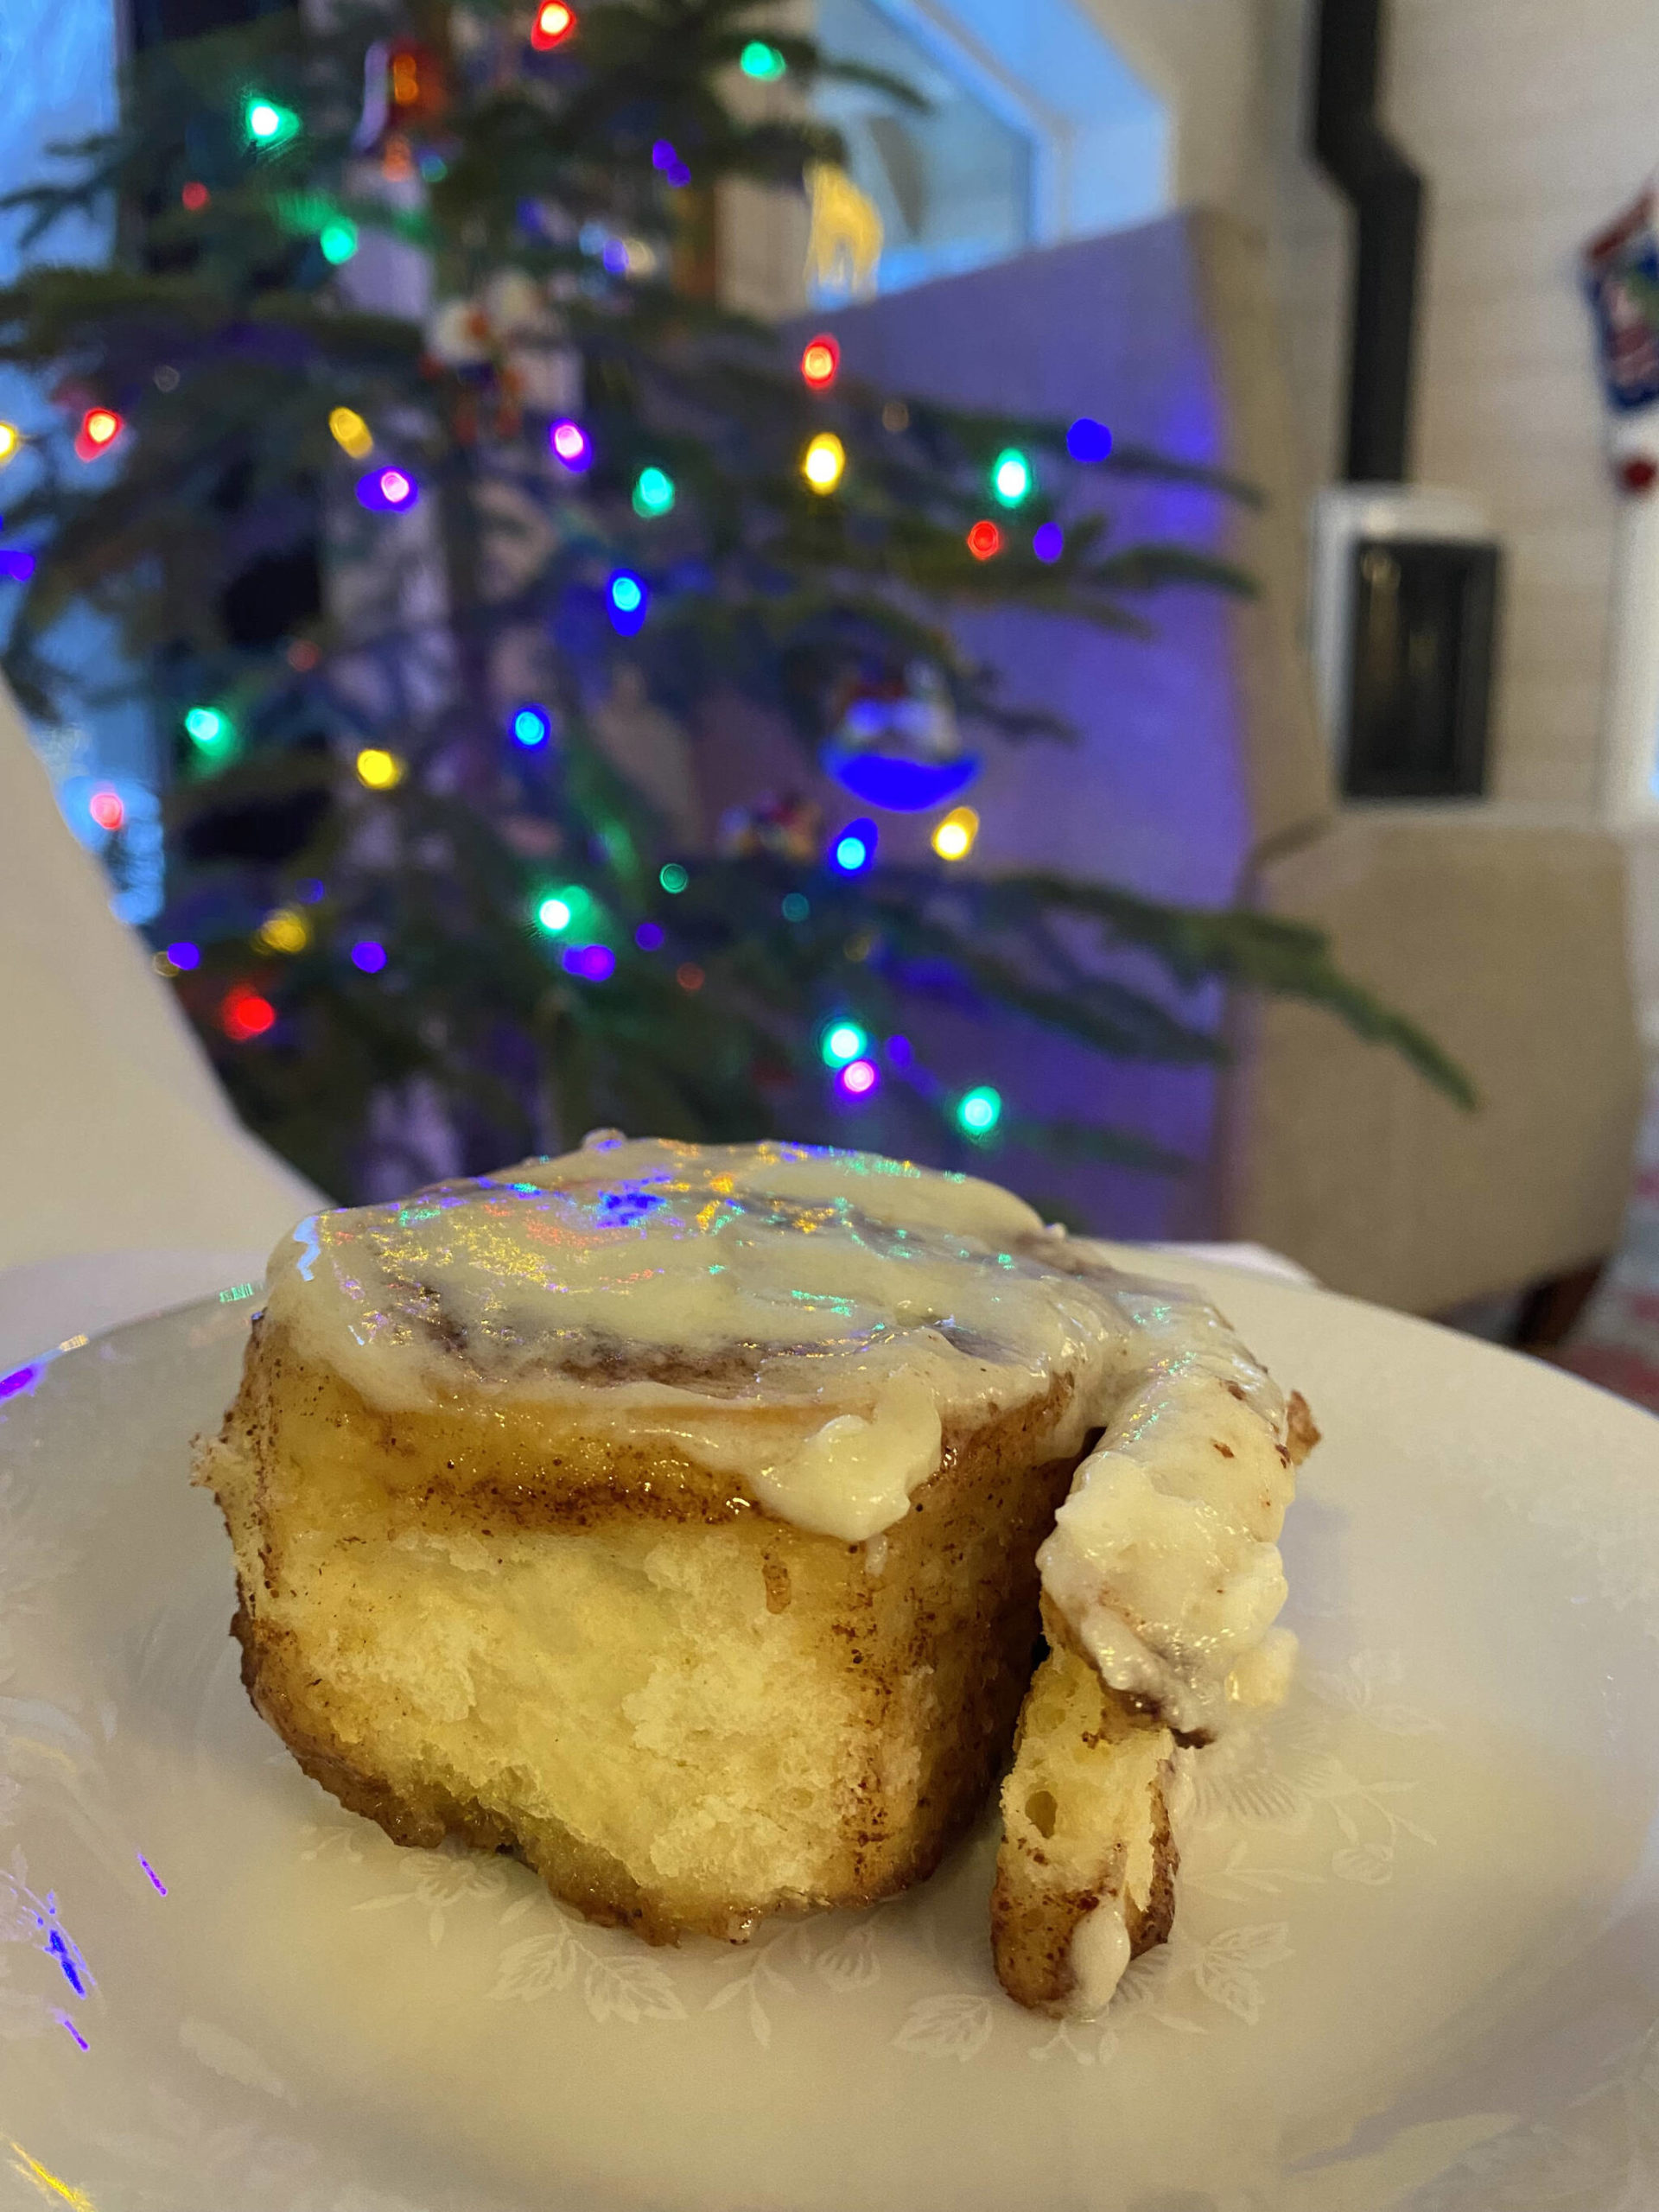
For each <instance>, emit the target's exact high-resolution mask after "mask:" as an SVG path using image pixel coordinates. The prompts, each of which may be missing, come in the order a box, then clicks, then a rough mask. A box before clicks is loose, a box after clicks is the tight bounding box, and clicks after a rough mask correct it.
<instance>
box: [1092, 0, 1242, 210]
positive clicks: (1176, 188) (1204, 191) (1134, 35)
mask: <svg viewBox="0 0 1659 2212" xmlns="http://www.w3.org/2000/svg"><path fill="white" fill-rule="evenodd" d="M1079 4H1080V6H1081V7H1082V9H1083V11H1084V14H1085V15H1087V16H1090V19H1091V20H1092V21H1093V22H1096V23H1098V24H1099V26H1100V28H1101V29H1102V30H1103V32H1104V33H1105V35H1106V36H1107V37H1108V38H1109V40H1110V41H1111V42H1112V44H1113V45H1114V46H1115V47H1116V48H1117V50H1118V52H1119V53H1120V54H1122V57H1123V59H1124V60H1126V61H1127V62H1128V65H1129V67H1130V68H1132V69H1133V70H1134V71H1135V73H1136V75H1137V76H1139V77H1140V78H1141V81H1142V82H1143V83H1144V84H1145V85H1147V86H1148V87H1149V89H1150V90H1151V91H1153V92H1157V93H1159V94H1160V95H1161V97H1162V98H1163V99H1165V100H1166V102H1167V103H1168V105H1169V106H1170V108H1171V109H1172V111H1173V114H1174V117H1175V143H1174V149H1173V166H1174V175H1173V178H1172V179H1171V180H1170V184H1171V190H1170V200H1171V204H1172V205H1173V206H1175V207H1192V206H1198V207H1224V208H1226V209H1227V210H1228V212H1229V213H1230V214H1234V215H1237V216H1239V217H1241V218H1242V219H1243V220H1244V221H1246V222H1255V223H1261V222H1264V221H1265V220H1266V219H1267V213H1268V167H1267V163H1266V161H1265V159H1264V151H1265V149H1264V142H1263V137H1262V118H1261V115H1260V86H1261V69H1260V63H1259V59H1258V49H1259V44H1260V33H1259V29H1258V24H1257V19H1256V0H1079Z"/></svg>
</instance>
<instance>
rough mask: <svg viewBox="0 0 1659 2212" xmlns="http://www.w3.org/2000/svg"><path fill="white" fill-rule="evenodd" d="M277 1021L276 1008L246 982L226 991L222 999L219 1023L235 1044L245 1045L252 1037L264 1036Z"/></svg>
mask: <svg viewBox="0 0 1659 2212" xmlns="http://www.w3.org/2000/svg"><path fill="white" fill-rule="evenodd" d="M276 1023H277V1009H276V1007H274V1006H272V1004H271V1002H270V1000H269V999H267V998H261V996H260V995H259V994H258V992H257V991H251V990H249V989H248V988H247V986H246V985H245V983H238V984H237V985H236V987H235V988H234V989H232V990H229V991H226V994H225V996H224V998H223V1000H222V1001H220V1004H219V1027H220V1028H221V1029H222V1030H223V1031H224V1032H225V1034H226V1036H227V1037H228V1038H230V1039H231V1040H232V1043H233V1044H237V1045H245V1044H246V1043H247V1041H248V1039H249V1038H251V1037H263V1036H264V1033H265V1032H266V1030H268V1029H272V1028H274V1027H276Z"/></svg>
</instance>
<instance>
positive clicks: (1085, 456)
mask: <svg viewBox="0 0 1659 2212" xmlns="http://www.w3.org/2000/svg"><path fill="white" fill-rule="evenodd" d="M1065 449H1066V451H1067V453H1069V454H1071V458H1072V460H1073V461H1104V460H1105V459H1106V457H1107V455H1108V454H1109V453H1110V452H1111V449H1112V434H1111V432H1110V431H1109V429H1107V427H1106V425H1105V424H1104V423H1096V420H1095V418H1094V416H1092V415H1079V416H1078V417H1077V421H1076V422H1075V423H1073V424H1072V425H1071V429H1069V430H1068V431H1067V432H1066V434H1065Z"/></svg>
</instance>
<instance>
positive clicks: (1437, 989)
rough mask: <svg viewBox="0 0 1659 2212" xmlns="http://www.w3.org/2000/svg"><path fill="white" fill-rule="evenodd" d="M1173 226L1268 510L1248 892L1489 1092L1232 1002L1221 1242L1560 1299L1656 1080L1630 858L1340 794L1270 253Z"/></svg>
mask: <svg viewBox="0 0 1659 2212" xmlns="http://www.w3.org/2000/svg"><path fill="white" fill-rule="evenodd" d="M1187 220H1188V222H1189V224H1190V225H1191V236H1192V244H1193V248H1194V262H1195V266H1196V268H1197V270H1198V275H1199V283H1200V286H1201V289H1202V292H1203V296H1204V298H1205V306H1206V310H1207V312H1206V321H1207V325H1208V328H1209V331H1210V334H1211V358H1212V360H1213V362H1214V364H1215V372H1216V377H1217V385H1218V386H1219V389H1220V391H1221V393H1222V395H1223V416H1224V422H1225V423H1226V425H1227V431H1228V442H1229V451H1228V455H1227V457H1228V459H1229V460H1230V462H1231V465H1232V466H1233V467H1236V469H1237V470H1238V471H1239V473H1240V474H1243V475H1245V476H1248V477H1249V478H1251V479H1252V480H1255V482H1257V483H1259V484H1262V485H1266V486H1270V487H1273V488H1274V492H1275V494H1276V496H1275V497H1274V498H1273V499H1271V500H1270V501H1269V503H1268V505H1267V506H1266V507H1265V508H1264V509H1262V510H1261V511H1259V512H1255V513H1254V514H1241V515H1240V516H1239V517H1238V518H1236V521H1235V523H1234V525H1233V528H1234V531H1235V550H1236V554H1237V556H1238V557H1239V559H1240V560H1241V561H1243V563H1245V564H1246V565H1247V566H1248V567H1249V568H1250V569H1251V570H1252V572H1253V573H1254V574H1255V575H1256V576H1257V577H1258V578H1259V579H1260V580H1261V582H1262V600H1261V601H1260V602H1259V603H1258V607H1257V609H1256V613H1255V620H1254V621H1253V622H1252V623H1251V624H1250V625H1249V628H1248V630H1247V631H1245V632H1243V633H1242V634H1243V637H1244V638H1245V639H1246V640H1247V644H1248V651H1247V652H1246V653H1245V655H1244V657H1243V663H1242V665H1241V668H1240V671H1239V677H1238V689H1239V696H1240V699H1241V702H1242V706H1243V714H1242V716H1241V726H1242V728H1243V732H1244V741H1245V744H1246V747H1247V750H1248V753H1249V759H1248V760H1247V761H1246V763H1245V773H1246V780H1247V783H1248V785H1249V789H1250V791H1251V792H1252V796H1253V800H1254V805H1253V818H1254V822H1255V828H1256V831H1257V840H1256V843H1255V849H1254V850H1253V852H1252V853H1251V855H1250V856H1249V861H1248V862H1247V864H1246V868H1245V871H1244V880H1243V885H1242V887H1241V888H1242V895H1243V898H1244V899H1246V901H1247V902H1249V903H1251V904H1255V905H1257V906H1261V907H1262V908H1264V909H1265V910H1267V911H1268V912H1273V913H1278V914H1284V915H1287V916H1294V917H1295V918H1299V919H1302V920H1306V921H1310V922H1313V923H1316V924H1318V925H1319V926H1320V927H1322V928H1324V929H1325V930H1327V931H1329V932H1330V934H1331V936H1332V939H1333V940H1334V943H1335V945H1336V948H1337V951H1338V956H1339V957H1340V959H1341V961H1342V963H1343V965H1344V968H1345V969H1348V970H1349V972H1350V973H1351V974H1352V975H1354V976H1357V978H1358V979H1359V980H1360V981H1361V982H1364V983H1367V984H1369V985H1370V986H1371V987H1372V988H1374V989H1375V990H1376V991H1377V992H1378V993H1379V994H1380V995H1382V996H1383V997H1384V998H1385V999H1387V1000H1388V1001H1389V1002H1390V1003H1391V1004H1393V1005H1394V1006H1395V1007H1399V1008H1400V1009H1401V1010H1402V1011H1403V1012H1404V1013H1407V1014H1410V1015H1412V1016H1413V1017H1414V1019H1415V1020H1418V1021H1419V1022H1421V1024H1422V1026H1423V1027H1425V1028H1426V1029H1427V1030H1428V1031H1429V1032H1430V1033H1432V1034H1433V1036H1434V1037H1435V1038H1436V1039H1438V1040H1439V1042H1440V1044H1441V1045H1442V1046H1445V1047H1446V1050H1447V1051H1448V1052H1451V1053H1452V1055H1453V1057H1454V1058H1456V1059H1458V1060H1459V1062H1460V1063H1461V1065H1463V1066H1464V1067H1465V1070H1466V1071H1468V1073H1469V1074H1470V1076H1471V1077H1472V1078H1473V1081H1474V1083H1475V1084H1476V1087H1477V1088H1478V1090H1479V1093H1480V1098H1481V1103H1480V1105H1479V1108H1478V1110H1477V1111H1475V1112H1473V1113H1469V1112H1465V1111H1464V1110H1463V1109H1460V1108H1459V1107H1457V1106H1455V1105H1453V1104H1452V1103H1450V1102H1449V1101H1448V1100H1446V1099H1445V1098H1444V1097H1442V1096H1440V1095H1439V1094H1437V1093H1436V1092H1433V1091H1432V1090H1429V1089H1428V1087H1427V1085H1426V1084H1424V1083H1423V1081H1422V1079H1421V1077H1419V1076H1417V1075H1416V1074H1415V1073H1414V1071H1412V1070H1411V1069H1410V1068H1409V1067H1408V1066H1407V1065H1405V1064H1404V1063H1403V1062H1402V1061H1401V1060H1399V1059H1398V1058H1396V1057H1395V1056H1394V1055H1393V1054H1391V1053H1389V1052H1383V1051H1381V1050H1379V1049H1378V1048H1376V1047H1375V1046H1369V1045H1366V1044H1363V1043H1362V1042H1360V1041H1359V1040H1358V1039H1356V1038H1354V1037H1352V1036H1351V1034H1349V1033H1347V1032H1346V1031H1344V1030H1343V1029H1341V1028H1339V1027H1338V1026H1337V1025H1336V1024H1334V1023H1333V1022H1332V1021H1331V1020H1330V1019H1329V1018H1328V1017H1327V1016H1325V1015H1323V1014H1318V1013H1315V1012H1313V1011H1311V1010H1310V1009H1308V1008H1306V1007H1300V1006H1296V1005H1293V1004H1288V1003H1284V1002H1277V1003H1271V1002H1270V1003H1265V1004H1264V1003H1261V1002H1252V1003H1250V1004H1248V1005H1240V1006H1239V1007H1236V1009H1234V1015H1233V1020H1232V1025H1231V1028H1232V1037H1233V1041H1234V1046H1235V1052H1234V1058H1233V1060H1232V1063H1231V1065H1230V1070H1229V1071H1228V1074H1227V1076H1226V1077H1225V1078H1224V1084H1223V1089H1222V1096H1221V1102H1220V1112H1219V1115H1218V1116H1217V1138H1216V1157H1215V1159H1214V1161H1213V1162H1212V1166H1213V1168H1214V1173H1215V1181H1214V1184H1213V1186H1212V1188H1213V1193H1214V1199H1213V1203H1214V1211H1215V1228H1216V1233H1217V1234H1218V1235H1222V1236H1234V1237H1247V1238H1251V1239H1254V1240H1255V1241H1257V1242H1259V1243H1263V1244H1268V1245H1271V1246H1273V1247H1274V1248H1275V1249H1278V1250H1280V1251H1282V1252H1286V1253H1287V1254H1289V1255H1291V1256H1292V1257H1293V1258H1294V1259H1297V1260H1300V1262H1302V1263H1303V1265H1304V1266H1306V1267H1307V1268H1311V1269H1312V1270H1313V1273H1314V1274H1317V1275H1318V1276H1319V1279H1320V1280H1321V1281H1323V1282H1325V1283H1326V1284H1327V1285H1329V1286H1330V1287H1332V1288H1333V1289H1336V1290H1341V1291H1346V1292H1350V1293H1351V1294H1354V1295H1356V1296H1359V1297H1364V1298H1370V1299H1375V1300H1379V1301H1381V1302H1383V1303H1384V1304H1387V1305H1391V1306H1403V1307H1407V1308H1409V1309H1411V1310H1413V1311H1415V1312H1419V1313H1436V1312H1440V1311H1443V1310H1445V1309H1446V1308H1447V1307H1450V1306H1455V1305H1459V1304H1461V1303H1464V1302H1465V1301H1469V1300H1477V1299H1484V1298H1487V1297H1492V1296H1497V1295H1499V1294H1507V1293H1510V1292H1517V1291H1522V1290H1524V1289H1527V1288H1529V1287H1535V1286H1539V1285H1542V1284H1548V1283H1549V1282H1551V1281H1555V1280H1557V1279H1560V1278H1563V1277H1566V1276H1569V1275H1571V1274H1574V1273H1576V1272H1578V1271H1580V1270H1582V1269H1585V1268H1589V1267H1592V1266H1593V1265H1594V1264H1595V1263H1596V1262H1599V1261H1600V1260H1601V1259H1603V1258H1605V1256H1606V1255H1607V1254H1609V1253H1610V1252H1611V1250H1612V1249H1613V1247H1614V1246H1615V1245H1616V1243H1618V1234H1619V1229H1620V1224H1621V1222H1622V1219H1623V1216H1624V1206H1625V1202H1626V1198H1627V1195H1628V1190H1629V1183H1630V1163H1631V1154H1632V1148H1633V1146H1634V1143H1635V1138H1636V1131H1637V1122H1638V1119H1639V1116H1640V1110H1641V1095H1642V1075H1643V1068H1642V1055H1641V1051H1640V1046H1639V1040H1638V1037H1637V1022H1636V1014H1635V1002H1634V995H1633V991H1632V987H1631V981H1630V962H1629V952H1628V942H1627V932H1626V920H1625V886H1624V850H1623V848H1622V846H1621V845H1620V844H1619V842H1618V840H1617V839H1616V838H1615V837H1613V836H1611V834H1610V833H1608V832H1606V831H1604V830H1601V829H1596V828H1593V827H1591V826H1589V825H1587V824H1585V823H1575V822H1574V821H1573V820H1572V819H1571V818H1570V817H1565V816H1563V817H1560V818H1558V819H1551V818H1549V817H1546V816H1543V815H1541V814H1540V813H1539V812H1537V811H1536V810H1535V811H1534V812H1533V813H1532V814H1531V815H1530V816H1529V815H1528V814H1526V813H1524V812H1522V811H1521V810H1516V809H1513V808H1510V807H1506V806H1504V805H1503V804H1501V803H1497V802H1491V801H1472V802H1471V801H1456V802H1422V803H1419V804H1393V805H1381V804H1365V803H1359V804H1354V803H1349V804H1342V803H1340V802H1339V801H1338V798H1337V796H1336V792H1335V789H1334V785H1333V782H1332V774H1331V766H1330V762H1329V758H1328V754H1327V752H1326V748H1325V744H1324V742H1323V740H1322V737H1321V735H1320V733H1319V728H1318V726H1317V723H1316V721H1315V717H1314V712H1313V702H1312V694H1311V686H1310V682H1309V676H1308V670H1307V666H1306V658H1305V656H1304V654H1303V652H1302V651H1301V649H1300V644H1299V642H1298V639H1297V636H1296V615H1297V611H1298V609H1299V607H1300V598H1301V576H1302V565H1301V543H1300V528H1299V518H1298V515H1297V512H1296V505H1297V503H1296V501H1295V499H1294V497H1287V487H1289V486H1294V484H1295V483H1296V481H1297V470H1296V467H1295V463H1294V455H1293V453H1292V451H1291V447H1290V438H1289V411H1288V402H1287V391H1286V386H1285V382H1284V378H1283V375H1282V372H1281V364H1280V355H1279V343H1278V336H1277V333H1276V330H1275V328H1274V319H1273V315H1272V311H1271V306H1270V302H1269V297H1268V288H1267V283H1266V280H1265V273H1264V269H1263V257H1262V249H1261V246H1260V245H1259V243H1258V242H1257V241H1255V240H1254V239H1253V238H1251V237H1250V236H1249V233H1247V232H1244V231H1243V230H1242V229H1241V228H1240V227H1239V226H1236V225H1234V224H1232V223H1230V221H1228V220H1227V219H1224V218H1223V217H1220V216H1215V215H1210V214H1198V215H1194V216H1191V217H1189V218H1187Z"/></svg>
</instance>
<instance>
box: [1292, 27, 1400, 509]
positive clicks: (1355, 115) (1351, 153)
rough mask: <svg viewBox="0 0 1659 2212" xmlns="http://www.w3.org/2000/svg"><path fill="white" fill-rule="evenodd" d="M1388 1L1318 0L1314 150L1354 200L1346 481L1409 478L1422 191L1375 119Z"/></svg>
mask: <svg viewBox="0 0 1659 2212" xmlns="http://www.w3.org/2000/svg"><path fill="white" fill-rule="evenodd" d="M1386 5H1387V0H1320V4H1319V29H1318V38H1319V44H1318V53H1317V60H1316V68H1315V77H1314V99H1313V129H1312V133H1311V144H1312V151H1313V155H1314V157H1315V158H1316V159H1317V160H1318V161H1319V162H1320V163H1321V164H1322V165H1323V166H1324V168H1325V169H1326V170H1327V171H1328V172H1329V174H1330V175H1331V176H1332V179H1333V180H1334V181H1335V182H1336V183H1337V184H1338V185H1339V186H1340V187H1341V188H1342V189H1343V191H1344V192H1345V193H1346V194H1347V195H1348V197H1349V199H1350V200H1351V201H1352V202H1353V207H1354V213H1355V216H1356V218H1357V238H1356V242H1355V253H1354V281H1353V305H1352V312H1351V316H1350V319H1349V341H1348V342H1349V359H1348V452H1347V461H1346V464H1345V469H1344V474H1346V476H1347V479H1348V480H1349V482H1350V483H1357V484H1397V483H1403V482H1404V481H1405V479H1406V477H1407V475H1408V473H1409V470H1408V459H1409V450H1410V440H1411V403H1412V384H1413V373H1414V359H1415V353H1416V338H1417V267H1418V259H1419V248H1420V243H1421V236H1422V225H1423V207H1424V201H1425V198H1426V192H1425V188H1424V184H1423V180H1422V178H1421V176H1420V175H1419V174H1418V173H1417V171H1416V170H1415V169H1414V168H1412V166H1411V164H1410V162H1408V161H1407V159H1406V158H1405V156H1404V155H1403V154H1402V153H1401V151H1400V149H1399V148H1398V147H1397V146H1395V144H1394V143H1393V141H1392V140H1391V139H1390V138H1389V137H1388V135H1387V134H1386V132H1385V131H1384V130H1383V127H1382V125H1381V124H1380V123H1379V122H1378V120H1377V115H1376V101H1377V90H1378V80H1379V77H1380V75H1381V63H1382V48H1383V20H1384V10H1385V8H1386Z"/></svg>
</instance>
